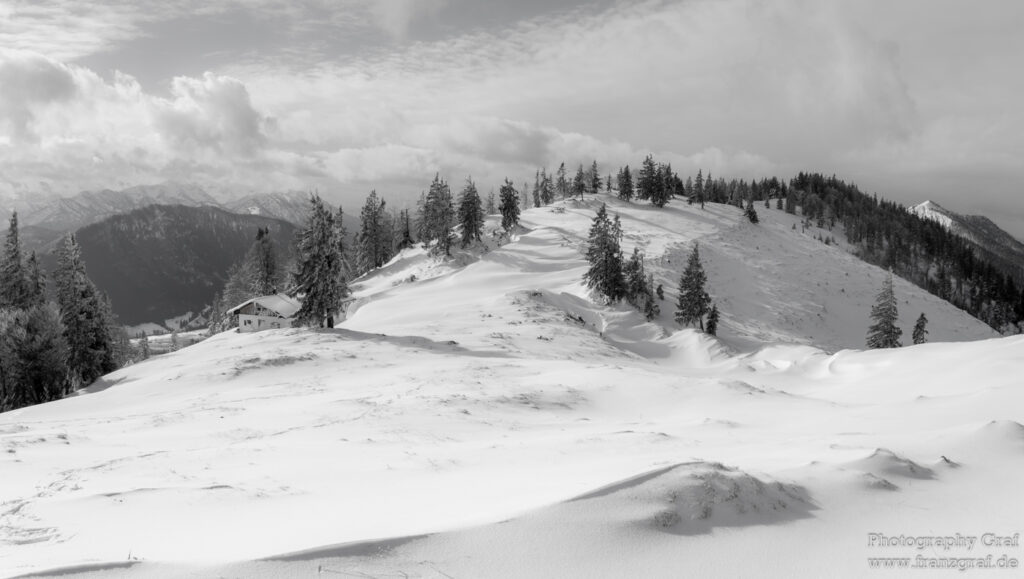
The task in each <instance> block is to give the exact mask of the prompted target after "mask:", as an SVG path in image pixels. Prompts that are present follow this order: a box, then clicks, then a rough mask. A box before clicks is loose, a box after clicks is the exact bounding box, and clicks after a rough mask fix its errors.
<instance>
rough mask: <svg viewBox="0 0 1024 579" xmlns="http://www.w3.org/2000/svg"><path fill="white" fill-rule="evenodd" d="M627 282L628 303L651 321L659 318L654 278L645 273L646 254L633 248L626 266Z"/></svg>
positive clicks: (659, 309)
mask: <svg viewBox="0 0 1024 579" xmlns="http://www.w3.org/2000/svg"><path fill="white" fill-rule="evenodd" d="M623 269H624V274H625V280H626V292H625V293H626V301H628V302H629V303H630V304H632V305H633V307H635V308H637V309H638V310H640V311H641V312H643V314H644V316H645V317H646V318H647V321H651V320H653V319H654V318H656V317H658V315H659V314H660V313H661V308H660V307H658V304H657V303H655V301H654V288H653V286H654V277H653V275H647V273H646V272H645V271H644V254H643V253H640V250H639V249H637V248H633V255H632V256H630V258H629V261H627V262H626V264H625V266H624V268H623Z"/></svg>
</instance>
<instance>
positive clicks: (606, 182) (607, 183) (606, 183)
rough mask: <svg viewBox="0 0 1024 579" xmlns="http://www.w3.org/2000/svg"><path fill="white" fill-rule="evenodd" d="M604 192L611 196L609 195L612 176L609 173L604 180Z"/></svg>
mask: <svg viewBox="0 0 1024 579" xmlns="http://www.w3.org/2000/svg"><path fill="white" fill-rule="evenodd" d="M604 190H605V191H606V192H607V193H608V194H609V195H611V193H612V174H611V173H608V175H607V176H606V177H605V179H604Z"/></svg>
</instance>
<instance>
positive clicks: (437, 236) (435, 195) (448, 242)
mask: <svg viewBox="0 0 1024 579" xmlns="http://www.w3.org/2000/svg"><path fill="white" fill-rule="evenodd" d="M426 204H427V207H426V219H427V233H426V236H425V237H424V241H427V242H428V243H429V242H434V247H433V250H432V251H433V253H435V254H438V255H442V256H444V257H450V256H451V249H452V242H453V241H454V237H453V236H452V228H453V227H455V221H456V216H455V206H454V204H453V203H452V192H451V189H450V188H449V187H448V183H447V182H446V181H445V180H444V179H441V177H440V175H434V181H433V182H432V183H431V184H430V190H429V191H428V192H427V202H426Z"/></svg>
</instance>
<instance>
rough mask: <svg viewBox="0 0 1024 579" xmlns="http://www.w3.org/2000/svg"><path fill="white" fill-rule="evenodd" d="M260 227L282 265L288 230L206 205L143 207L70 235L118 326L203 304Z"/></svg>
mask: <svg viewBox="0 0 1024 579" xmlns="http://www.w3.org/2000/svg"><path fill="white" fill-rule="evenodd" d="M261 227H262V228H267V229H269V230H270V235H271V238H272V239H273V240H274V241H275V243H276V245H277V248H278V250H279V263H281V264H284V263H285V261H286V260H287V258H288V255H289V252H290V248H291V242H292V239H293V238H294V236H295V231H296V227H295V226H294V225H293V224H291V223H289V222H287V221H284V220H281V219H274V218H272V217H265V216H262V215H239V214H236V213H231V212H228V211H225V210H223V209H220V208H217V207H210V206H202V207H188V206H185V205H149V206H147V207H143V208H140V209H134V210H132V211H129V212H127V213H124V214H119V215H114V216H112V217H108V218H106V219H104V220H102V221H100V222H99V223H93V224H92V225H87V226H85V227H83V228H81V229H79V230H78V231H77V233H76V237H77V239H78V243H79V245H81V247H82V258H83V259H84V261H85V264H86V268H87V271H88V274H89V277H90V278H91V279H92V280H93V282H94V283H95V284H96V285H97V287H98V288H99V289H100V290H102V291H104V292H106V294H107V295H109V296H110V299H111V302H112V304H113V309H114V313H115V314H117V315H118V317H119V319H120V321H121V322H122V323H125V324H140V323H143V322H153V321H163V320H165V319H168V318H171V317H174V316H176V315H180V314H182V313H184V312H188V311H192V312H198V311H201V310H202V309H203V308H204V307H205V306H207V305H209V304H210V303H211V302H212V301H213V297H214V295H215V294H216V293H217V292H219V291H220V290H221V289H222V288H223V287H224V282H225V281H226V279H227V274H228V270H229V268H230V267H231V266H232V265H233V264H234V263H236V262H238V261H239V260H241V259H242V258H243V257H244V256H245V253H246V252H247V251H248V249H249V247H250V246H251V245H252V243H253V241H254V240H255V238H256V232H257V230H258V229H259V228H261ZM43 263H44V265H45V266H46V267H47V268H52V267H53V264H54V257H53V254H52V253H48V254H44V259H43Z"/></svg>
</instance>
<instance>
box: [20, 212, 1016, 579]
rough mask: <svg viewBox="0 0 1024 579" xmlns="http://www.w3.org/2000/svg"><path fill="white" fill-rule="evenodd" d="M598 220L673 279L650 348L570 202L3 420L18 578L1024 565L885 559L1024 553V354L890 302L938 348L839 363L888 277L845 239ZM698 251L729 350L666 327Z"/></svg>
mask: <svg viewBox="0 0 1024 579" xmlns="http://www.w3.org/2000/svg"><path fill="white" fill-rule="evenodd" d="M603 200H604V201H607V202H608V204H609V209H610V210H611V211H612V212H614V213H617V214H619V215H620V216H621V218H622V223H623V228H624V230H625V233H626V235H625V245H626V247H625V249H626V250H627V251H632V247H633V246H634V245H636V246H639V247H641V248H643V250H644V251H645V253H646V255H647V257H648V268H649V271H652V272H654V273H655V276H656V279H657V281H658V282H660V283H662V284H664V287H665V290H666V300H665V301H664V302H661V304H660V305H661V307H662V310H663V311H662V315H661V317H660V318H659V319H657V320H655V321H654V322H653V323H647V322H645V321H644V319H643V318H642V317H641V316H640V315H639V314H638V313H636V312H634V311H632V310H631V309H630V308H628V307H626V306H618V305H617V306H611V307H608V306H603V305H599V304H597V303H595V302H594V300H593V299H592V298H593V296H591V295H590V294H589V293H588V292H587V291H586V289H585V287H583V286H582V284H581V282H580V278H581V276H582V273H583V271H584V268H585V262H584V261H583V259H582V249H583V245H584V240H585V236H586V232H587V229H588V227H589V225H590V219H591V218H592V217H593V214H594V208H595V207H596V203H597V201H596V200H590V201H588V202H587V203H585V204H579V203H577V202H573V201H570V202H560V203H558V204H556V205H555V206H552V207H545V208H540V209H531V210H529V211H526V212H525V213H524V215H523V228H522V230H521V231H519V232H518V233H517V234H516V235H514V236H513V239H512V240H511V242H509V243H507V244H504V245H500V246H499V244H498V243H497V242H496V241H495V239H493V238H491V239H489V241H488V250H487V251H482V250H481V248H479V247H478V248H475V249H473V250H466V251H462V252H459V253H458V254H457V255H456V256H455V258H454V259H453V260H452V261H450V262H446V263H439V262H437V261H434V260H432V259H431V258H430V257H429V256H428V255H426V253H425V252H423V250H422V249H413V250H408V251H406V252H405V253H403V254H401V255H400V256H398V257H396V259H395V260H393V261H392V263H390V264H388V265H387V266H386V267H384V268H382V269H381V270H379V271H378V272H375V273H373V274H371V275H369V276H367V277H365V278H364V279H361V280H359V281H358V283H357V284H356V285H355V288H354V289H355V297H356V301H355V302H354V303H353V304H352V306H351V308H350V312H349V313H350V315H349V318H348V319H347V320H346V321H345V322H344V323H343V324H341V326H340V327H339V328H336V329H334V330H322V331H308V330H294V329H293V330H279V331H270V332H263V333H258V334H235V333H225V334H221V335H218V336H215V337H213V338H211V339H209V340H206V341H204V342H202V343H200V344H197V345H195V346H192V347H189V348H185V349H183V350H181V351H179V352H176V353H172V354H168V355H165V356H160V357H157V358H153V359H151V360H149V361H146V362H144V363H141V364H139V365H136V366H132V367H129V368H126V369H123V370H120V371H118V372H115V373H113V374H111V375H109V376H107V377H105V378H104V379H103V380H102V381H101V382H100V383H98V384H96V385H94V386H93V387H91V388H90V389H89V390H88V391H86V392H83V393H81V395H79V396H75V397H72V398H69V399H65V400H62V401H58V402H54V403H49V404H45V405H42V406H37V407H32V408H26V409H22V410H18V411H14V412H9V413H6V414H2V415H0V461H2V463H0V465H2V466H0V472H2V473H3V483H2V484H0V569H2V570H3V571H5V572H7V574H9V575H15V574H18V573H28V572H39V571H44V570H47V569H49V570H50V573H51V574H56V573H62V572H65V571H67V572H77V573H79V575H80V576H103V577H110V576H114V577H118V576H126V577H172V576H173V577H180V576H186V577H187V576H195V577H207V576H230V577H268V578H269V577H316V576H335V575H338V576H346V575H348V576H372V577H401V576H409V577H444V576H449V577H626V576H629V577H687V576H699V577H716V576H729V577H737V576H738V577H800V576H803V577H863V576H868V575H870V574H871V567H870V565H871V562H870V559H872V558H882V557H899V558H902V557H907V558H910V563H909V564H915V561H916V559H915V557H917V556H923V557H926V558H931V559H935V558H947V559H948V558H951V557H957V558H965V557H977V558H981V559H984V558H985V557H986V556H988V555H993V559H992V560H993V561H997V560H998V559H999V558H1000V557H1001V556H1003V555H1006V556H1007V557H1011V558H1015V559H1017V560H1019V559H1021V558H1022V557H1024V552H1021V550H1020V547H1019V546H1017V545H1013V544H1007V545H998V546H993V545H981V544H980V543H979V544H976V545H975V546H974V547H973V548H972V549H970V550H968V549H966V547H962V546H955V545H954V546H951V547H950V548H949V549H944V548H942V547H939V548H928V549H919V548H917V547H915V546H913V545H911V546H903V547H899V546H896V547H880V546H877V541H876V543H872V540H873V539H872V538H871V535H869V534H870V533H881V534H883V535H885V536H886V537H897V538H898V537H900V536H914V537H923V536H928V537H931V536H942V537H945V536H954V537H955V536H956V535H957V533H960V534H961V535H966V536H974V537H978V538H979V539H980V537H981V535H982V534H983V533H994V534H996V535H998V536H1009V537H1011V538H1012V537H1013V535H1014V533H1017V532H1019V531H1020V530H1021V529H1020V527H1019V525H1020V521H1022V520H1024V503H1021V501H1019V499H1018V496H1017V494H1018V490H1017V487H1018V486H1019V484H1018V482H1019V481H1020V480H1022V476H1024V461H1022V460H1021V457H1022V456H1024V455H1022V452H1024V426H1022V425H1021V422H1024V416H1022V414H1024V410H1022V409H1024V390H1022V389H1021V388H1020V387H1019V385H1018V382H1019V379H1018V378H1017V376H1018V375H1019V374H1020V372H1021V370H1024V338H1021V337H1014V338H1003V339H993V336H994V334H993V333H992V332H991V330H989V329H988V328H987V327H986V326H984V325H983V324H981V323H980V322H977V321H976V320H973V319H972V318H970V317H969V316H967V315H966V314H964V313H962V312H960V311H959V310H956V309H955V308H952V306H949V305H948V304H945V302H940V301H938V300H937V299H934V298H933V297H931V296H929V295H928V294H925V293H923V292H921V291H920V290H918V289H916V288H915V287H913V286H911V285H910V284H907V283H904V282H902V281H901V280H897V283H896V292H897V295H898V296H899V305H900V310H901V324H902V325H903V327H904V330H905V332H907V333H909V328H910V324H911V323H912V321H913V319H914V318H916V317H917V315H918V314H919V313H920V312H922V311H924V312H925V313H926V314H927V316H928V318H929V319H930V320H931V323H930V325H929V329H930V331H931V335H930V337H931V338H932V340H935V341H937V340H944V341H945V342H942V343H938V342H935V343H931V344H926V345H922V346H914V347H907V348H903V349H899V350H891V351H870V352H861V351H851V350H843V351H838V350H840V349H841V348H848V347H858V346H860V344H861V343H863V339H864V333H865V331H866V327H867V325H868V320H867V314H868V311H869V309H870V305H871V303H872V302H873V297H874V294H875V293H877V291H878V289H879V288H880V287H881V282H882V279H883V278H884V275H885V273H884V272H883V271H881V270H878V269H877V268H874V267H871V266H868V265H866V264H864V263H863V262H860V261H859V260H857V259H855V258H853V257H852V256H850V255H849V254H847V253H846V252H844V251H843V249H842V248H841V247H836V246H834V245H826V244H824V243H823V242H821V241H818V240H817V238H818V237H819V236H821V237H827V236H828V235H829V233H828V232H821V231H818V230H808V231H801V229H800V225H799V220H798V218H796V217H794V216H790V215H787V214H785V213H783V212H781V211H775V210H767V209H763V208H759V209H758V211H759V212H760V215H761V223H760V224H758V225H752V224H750V223H748V222H746V221H745V220H744V219H743V218H742V216H741V214H740V211H739V210H738V209H736V208H734V207H727V206H721V205H708V206H707V209H706V210H701V209H700V208H699V207H691V206H686V205H685V204H680V203H679V202H674V203H673V204H671V205H670V206H669V207H668V208H666V209H664V210H657V209H654V208H650V207H647V206H640V205H627V204H624V203H621V202H619V201H617V200H614V199H608V198H605V199H603ZM488 224H489V227H490V228H491V229H493V228H494V227H495V226H496V222H495V220H494V218H491V219H490V220H489V222H488ZM794 225H795V226H796V227H795V228H794ZM836 236H837V237H841V236H839V235H838V234H837V235H836ZM693 242H699V243H700V244H701V253H702V256H703V258H704V263H705V266H706V268H707V270H708V277H709V290H710V292H711V293H712V294H713V296H714V298H715V300H716V301H717V303H718V304H719V307H720V308H721V309H722V311H723V314H724V317H723V325H722V327H721V329H720V335H721V339H720V340H717V339H714V338H711V337H708V336H706V335H703V334H700V333H698V332H696V331H694V330H690V329H679V328H678V327H677V326H676V325H675V324H674V323H673V322H672V321H671V318H672V310H673V302H674V300H675V297H676V296H675V286H676V281H677V279H678V275H679V272H680V271H681V269H682V267H683V265H684V263H685V256H686V254H687V253H688V252H689V249H690V247H692V245H691V244H692V243H693ZM965 340H979V341H971V342H963V341H965ZM958 342H961V343H958ZM832 352H835V353H832ZM1011 540H1012V539H1011ZM894 573H897V572H893V571H889V572H887V574H889V575H892V576H897V575H896V574H894ZM961 575H962V573H961ZM1006 576H1010V575H1006Z"/></svg>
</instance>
